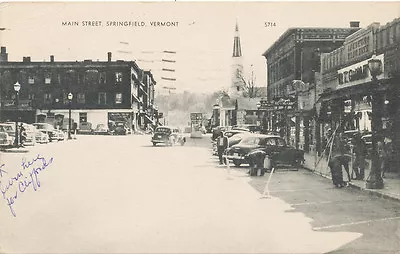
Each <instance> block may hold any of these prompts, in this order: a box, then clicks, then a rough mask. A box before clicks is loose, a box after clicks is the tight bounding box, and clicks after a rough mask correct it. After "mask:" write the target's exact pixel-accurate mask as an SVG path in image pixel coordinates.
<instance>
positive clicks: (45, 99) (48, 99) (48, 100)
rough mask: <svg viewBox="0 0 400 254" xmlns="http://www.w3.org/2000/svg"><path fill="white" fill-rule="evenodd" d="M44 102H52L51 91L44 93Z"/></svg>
mask: <svg viewBox="0 0 400 254" xmlns="http://www.w3.org/2000/svg"><path fill="white" fill-rule="evenodd" d="M44 103H46V104H50V103H51V93H45V94H44Z"/></svg>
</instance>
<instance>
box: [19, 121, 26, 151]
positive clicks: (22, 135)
mask: <svg viewBox="0 0 400 254" xmlns="http://www.w3.org/2000/svg"><path fill="white" fill-rule="evenodd" d="M25 141H26V130H25V128H24V126H23V125H22V123H21V124H20V127H19V142H20V145H21V146H22V147H23V146H24V143H25Z"/></svg>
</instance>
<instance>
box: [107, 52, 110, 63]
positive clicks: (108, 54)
mask: <svg viewBox="0 0 400 254" xmlns="http://www.w3.org/2000/svg"><path fill="white" fill-rule="evenodd" d="M107 56H108V61H109V62H111V52H108V53H107Z"/></svg>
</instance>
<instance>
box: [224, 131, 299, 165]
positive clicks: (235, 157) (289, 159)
mask: <svg viewBox="0 0 400 254" xmlns="http://www.w3.org/2000/svg"><path fill="white" fill-rule="evenodd" d="M258 150H260V151H264V152H265V153H266V154H267V155H269V156H270V157H271V160H272V162H273V163H274V164H290V165H293V166H298V165H300V164H301V163H302V162H304V151H302V150H299V149H296V148H294V147H291V146H288V145H287V144H286V142H285V140H284V139H283V138H281V137H280V136H276V135H265V134H252V135H248V136H246V137H244V138H243V139H242V140H241V141H240V142H239V143H238V144H236V145H233V146H232V147H230V148H228V149H227V150H226V155H227V159H229V160H232V161H233V164H235V166H240V165H241V164H245V163H247V164H249V165H252V162H251V161H250V160H249V158H248V155H249V154H250V153H252V152H254V151H258Z"/></svg>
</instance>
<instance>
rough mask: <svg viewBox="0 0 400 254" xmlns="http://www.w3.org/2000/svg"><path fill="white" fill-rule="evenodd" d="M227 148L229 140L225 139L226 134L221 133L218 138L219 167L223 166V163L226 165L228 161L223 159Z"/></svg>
mask: <svg viewBox="0 0 400 254" xmlns="http://www.w3.org/2000/svg"><path fill="white" fill-rule="evenodd" d="M227 147H228V138H227V137H225V136H224V133H223V132H222V131H221V132H220V133H219V136H218V138H217V151H218V158H219V165H222V164H223V163H225V164H226V161H225V160H224V159H223V154H224V151H225V149H226V148H227Z"/></svg>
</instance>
